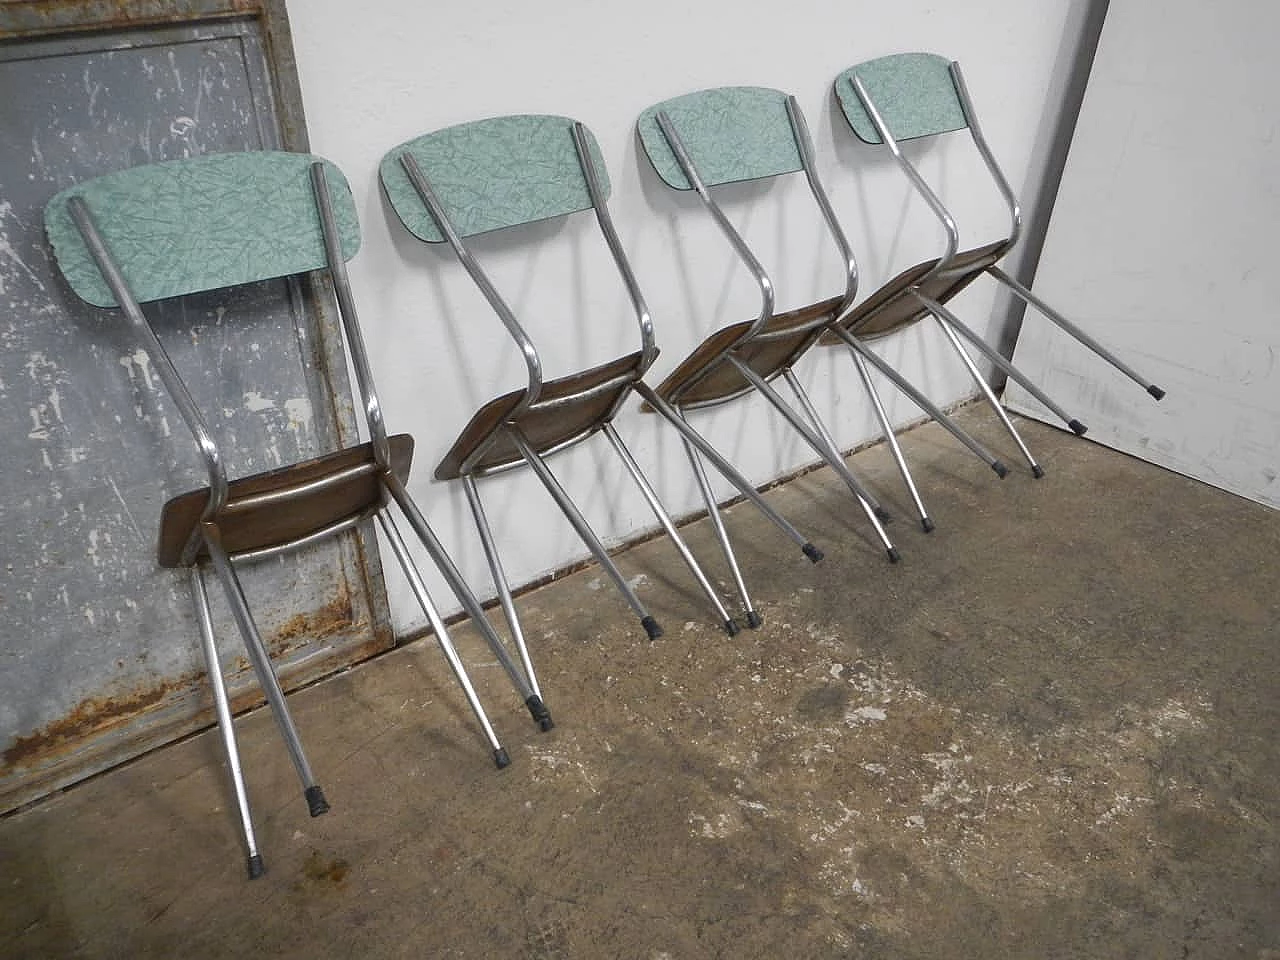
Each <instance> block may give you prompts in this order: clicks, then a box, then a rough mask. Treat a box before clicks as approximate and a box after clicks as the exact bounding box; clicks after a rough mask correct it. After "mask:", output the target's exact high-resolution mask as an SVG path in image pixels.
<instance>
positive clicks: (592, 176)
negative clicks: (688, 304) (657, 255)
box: [572, 121, 658, 373]
mask: <svg viewBox="0 0 1280 960" xmlns="http://www.w3.org/2000/svg"><path fill="white" fill-rule="evenodd" d="M572 132H573V145H574V147H575V148H576V149H577V151H578V165H579V166H581V167H582V176H583V177H584V178H585V180H586V181H587V193H589V194H590V195H591V206H592V208H593V209H594V210H595V212H596V220H597V221H598V222H599V224H600V232H601V233H603V234H604V239H605V243H607V244H608V245H609V252H610V253H611V254H613V262H614V263H615V264H617V267H618V272H619V273H620V274H622V282H623V283H624V284H625V285H626V288H627V296H629V297H630V298H631V305H632V306H633V307H634V308H635V311H636V320H637V321H638V322H639V324H640V348H641V354H642V359H641V361H640V368H641V371H640V372H641V373H643V372H644V371H645V370H648V369H649V367H651V366H652V365H653V361H654V360H656V359H657V358H658V344H657V342H656V340H655V339H654V335H653V318H652V316H650V314H649V306H648V304H646V303H645V300H644V295H643V294H642V293H641V292H640V284H639V283H637V282H636V276H635V272H634V271H633V270H632V269H631V263H630V261H628V260H627V255H626V252H625V251H624V250H623V249H622V241H621V240H619V239H618V232H617V231H616V230H615V229H614V227H613V218H612V217H611V216H609V207H608V203H607V201H606V200H605V196H604V190H603V189H601V186H600V175H599V172H598V171H597V170H596V163H595V160H594V159H593V158H592V156H591V150H590V147H589V146H588V145H587V128H586V127H584V126H583V125H582V124H581V123H579V122H577V121H574V124H573V127H572Z"/></svg>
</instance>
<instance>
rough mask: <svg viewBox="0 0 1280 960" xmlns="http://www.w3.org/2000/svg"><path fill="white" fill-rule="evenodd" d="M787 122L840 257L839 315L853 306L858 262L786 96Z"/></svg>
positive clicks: (804, 128) (796, 108)
mask: <svg viewBox="0 0 1280 960" xmlns="http://www.w3.org/2000/svg"><path fill="white" fill-rule="evenodd" d="M787 119H789V120H790V121H791V134H792V136H793V137H794V138H795V141H796V148H797V149H798V150H799V151H800V165H801V166H802V167H803V168H804V176H805V179H806V180H807V181H808V183H809V192H810V193H812V194H813V199H814V200H815V201H816V202H817V204H818V209H819V210H821V211H822V219H823V221H824V222H825V223H826V225H827V230H829V231H830V233H831V238H832V239H833V240H834V241H835V243H836V246H837V247H838V248H839V250H840V258H841V260H842V261H843V263H844V270H845V292H844V300H843V302H841V304H840V306H839V308H838V309H837V310H836V312H837V313H843V312H844V311H845V310H847V309H848V308H849V307H851V306H852V305H853V301H854V298H855V297H856V296H857V295H858V260H857V258H856V257H855V256H854V254H853V247H852V246H850V244H849V238H848V237H846V236H845V233H844V228H842V227H841V226H840V221H839V220H838V219H836V213H835V210H834V209H832V207H831V199H830V198H829V197H828V196H827V191H826V190H825V189H824V188H823V186H822V181H821V180H820V179H819V178H818V167H817V164H816V163H815V162H814V151H813V138H812V137H811V136H810V135H809V124H808V122H807V121H806V120H805V118H804V114H803V113H802V112H801V111H800V104H799V103H798V102H797V101H796V98H795V97H794V96H791V95H788V97H787Z"/></svg>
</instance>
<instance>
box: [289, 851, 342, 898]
mask: <svg viewBox="0 0 1280 960" xmlns="http://www.w3.org/2000/svg"><path fill="white" fill-rule="evenodd" d="M350 871H351V864H349V863H348V862H347V861H346V860H343V859H341V858H335V859H332V860H329V859H326V858H325V857H323V856H321V854H320V851H318V850H313V851H311V856H309V857H307V862H306V863H304V864H303V865H302V874H303V877H304V878H305V880H306V881H307V882H309V883H310V884H311V885H313V886H320V887H326V886H328V887H339V888H340V887H342V885H343V882H344V881H345V880H346V879H347V874H348V873H349V872H350ZM302 887H303V884H302V883H295V884H294V889H295V890H299V891H300V890H301V889H302Z"/></svg>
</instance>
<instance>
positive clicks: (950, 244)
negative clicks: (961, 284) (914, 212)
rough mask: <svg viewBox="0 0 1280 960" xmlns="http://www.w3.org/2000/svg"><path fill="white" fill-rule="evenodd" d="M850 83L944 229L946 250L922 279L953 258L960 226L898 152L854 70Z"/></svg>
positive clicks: (941, 268)
mask: <svg viewBox="0 0 1280 960" xmlns="http://www.w3.org/2000/svg"><path fill="white" fill-rule="evenodd" d="M850 83H851V84H852V85H853V91H854V93H856V94H857V95H858V99H859V100H860V101H861V102H862V108H863V109H864V110H866V111H867V116H869V117H870V118H871V122H872V124H873V125H874V126H875V128H876V133H878V134H879V135H880V139H881V140H882V141H884V144H885V145H886V146H887V147H888V148H889V150H890V152H891V153H892V154H893V158H894V159H895V160H896V161H897V162H898V166H899V167H900V168H901V169H902V172H903V173H904V174H906V176H907V180H909V181H910V183H911V185H912V186H913V187H915V189H916V192H917V193H918V194H920V196H921V197H922V198H924V201H925V203H927V204H928V205H929V209H930V210H932V211H933V213H934V216H936V217H937V218H938V220H939V222H941V223H942V226H943V229H944V230H946V232H947V252H946V253H945V254H943V255H942V257H941V258H939V260H938V262H937V263H936V264H934V267H933V269H932V270H930V271H929V272H928V273H927V274H925V275H924V276H923V277H921V278H920V280H919V281H918V283H925V282H926V281H927V280H929V279H930V278H932V277H935V276H937V275H938V274H940V273H942V272H943V271H944V270H946V269H947V265H948V264H949V263H950V262H951V261H952V260H953V259H954V258H955V255H956V253H957V251H959V249H960V229H959V227H957V226H956V221H955V218H953V217H952V216H951V213H950V211H948V210H947V208H946V207H945V206H944V205H943V203H942V200H941V199H940V198H939V197H938V195H937V194H936V193H934V192H933V188H932V187H930V186H929V184H928V183H927V182H926V181H925V179H924V177H922V176H921V175H920V171H918V170H917V169H916V168H915V166H914V165H913V164H912V163H911V161H910V160H908V159H907V158H906V157H905V156H903V153H902V147H901V146H899V144H898V141H897V140H895V139H894V137H893V134H892V133H890V132H889V127H888V124H886V123H885V121H884V117H883V116H881V114H880V110H879V108H877V107H876V105H875V103H874V102H873V101H872V99H871V95H870V94H869V93H867V88H866V87H865V86H864V85H863V83H862V80H861V79H860V78H859V77H858V76H857V75H856V74H855V75H853V76H851V77H850Z"/></svg>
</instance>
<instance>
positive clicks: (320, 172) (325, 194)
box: [311, 161, 391, 469]
mask: <svg viewBox="0 0 1280 960" xmlns="http://www.w3.org/2000/svg"><path fill="white" fill-rule="evenodd" d="M311 186H312V190H313V191H314V193H315V198H316V208H317V210H318V211H319V214H320V231H321V234H322V235H323V237H324V250H325V257H326V259H327V261H328V265H329V275H330V276H331V277H332V279H333V291H334V293H335V294H336V295H337V298H338V312H339V313H340V314H342V325H343V329H344V330H345V331H346V335H347V346H348V349H350V351H351V365H352V367H353V368H354V369H355V372H356V380H357V381H359V387H360V396H361V397H362V398H363V400H364V413H365V419H366V421H367V422H368V424H369V438H370V440H372V441H373V455H374V459H376V460H377V462H378V465H379V466H381V467H383V468H384V469H388V468H389V467H390V465H391V447H390V444H389V443H388V441H387V428H386V425H385V424H384V422H383V418H382V407H381V405H380V404H379V402H378V394H377V390H376V389H375V388H374V384H373V371H372V369H371V368H370V366H369V354H368V352H367V351H366V350H365V345H364V337H363V336H362V335H361V333H360V324H359V321H358V319H357V317H356V305H355V298H354V297H353V296H352V295H351V284H350V281H349V280H348V279H347V262H346V260H345V259H343V256H342V245H341V242H340V241H339V239H338V228H337V223H336V221H335V219H334V215H333V200H332V198H331V197H330V195H329V181H328V179H327V178H326V177H325V172H324V164H323V163H321V162H319V161H317V162H315V163H313V164H312V165H311Z"/></svg>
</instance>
